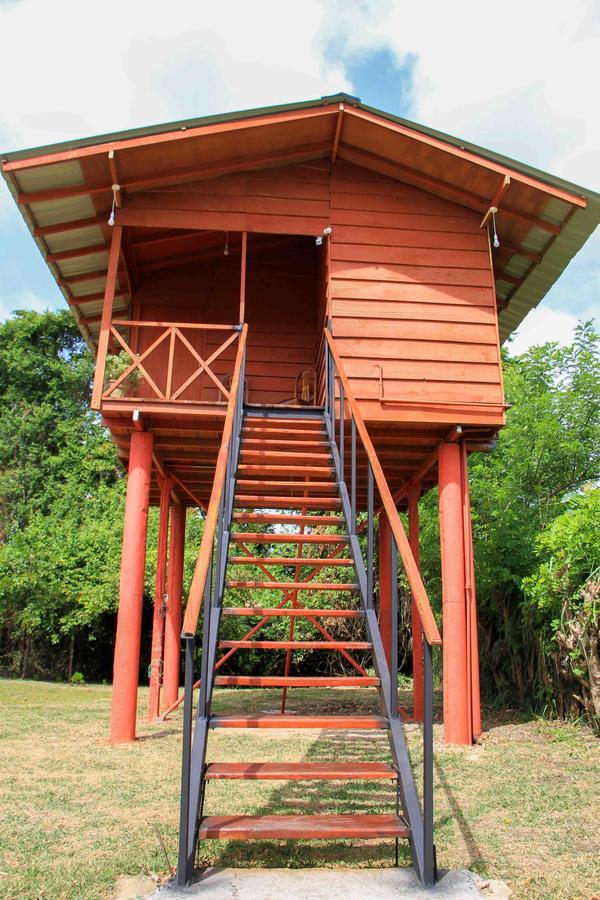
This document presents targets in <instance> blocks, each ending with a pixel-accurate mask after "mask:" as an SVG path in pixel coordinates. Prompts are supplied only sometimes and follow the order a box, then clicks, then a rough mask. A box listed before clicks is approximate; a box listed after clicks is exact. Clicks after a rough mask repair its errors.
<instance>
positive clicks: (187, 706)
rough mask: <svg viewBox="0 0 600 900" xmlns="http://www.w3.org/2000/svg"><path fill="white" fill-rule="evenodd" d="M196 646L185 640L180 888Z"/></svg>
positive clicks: (185, 878) (185, 867) (183, 877)
mask: <svg viewBox="0 0 600 900" xmlns="http://www.w3.org/2000/svg"><path fill="white" fill-rule="evenodd" d="M195 644H196V640H195V638H193V637H185V638H183V645H184V653H185V678H184V694H183V738H182V740H183V747H182V752H181V804H180V807H179V854H178V859H177V884H178V886H179V887H183V886H184V885H186V884H187V883H188V880H189V872H188V859H189V854H188V846H187V836H188V823H189V817H190V764H191V757H192V712H193V703H194V647H195Z"/></svg>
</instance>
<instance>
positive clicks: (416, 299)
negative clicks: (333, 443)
mask: <svg viewBox="0 0 600 900" xmlns="http://www.w3.org/2000/svg"><path fill="white" fill-rule="evenodd" d="M479 222H480V216H478V215H477V214H476V213H474V212H472V211H470V210H467V209H465V208H463V207H460V206H458V205H455V204H453V203H449V202H448V201H445V200H441V199H438V198H436V197H434V196H432V195H430V194H427V193H425V192H424V191H421V190H419V189H417V188H414V187H412V186H409V185H405V184H402V183H400V182H397V181H394V180H392V179H390V178H386V177H385V176H381V175H377V174H375V173H372V172H369V171H367V170H365V169H361V168H358V167H356V166H352V165H350V164H347V163H340V164H338V165H336V167H335V170H334V172H333V173H332V176H331V225H332V227H333V235H332V238H331V248H330V255H331V285H330V290H331V314H332V321H333V332H334V336H335V339H336V342H337V344H338V346H339V347H340V353H341V356H342V358H343V360H344V364H345V366H346V368H347V371H348V374H349V376H350V380H351V383H352V387H353V390H354V392H355V395H356V397H357V399H358V400H359V402H360V404H361V408H362V410H363V414H364V415H365V416H366V417H367V418H368V419H371V420H388V421H390V420H398V421H401V420H404V421H410V420H411V419H412V420H415V421H417V420H419V419H420V418H423V419H424V420H427V421H434V420H435V418H436V416H437V417H438V418H439V421H448V422H454V421H465V422H466V421H470V422H473V421H477V420H480V421H481V422H485V423H488V422H491V421H498V423H500V422H501V420H502V411H501V405H502V403H503V399H504V398H503V393H502V381H501V372H500V354H499V346H498V332H497V322H496V308H495V296H494V288H493V281H492V271H491V262H490V256H489V247H488V238H487V233H486V232H485V231H482V230H481V229H480V228H479ZM380 380H381V381H382V386H383V398H384V399H383V402H381V400H380ZM430 404H431V407H429V405H430ZM469 407H470V409H469Z"/></svg>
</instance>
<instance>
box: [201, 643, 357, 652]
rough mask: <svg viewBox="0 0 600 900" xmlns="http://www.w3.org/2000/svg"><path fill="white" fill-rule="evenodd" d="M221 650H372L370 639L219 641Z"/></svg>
mask: <svg viewBox="0 0 600 900" xmlns="http://www.w3.org/2000/svg"><path fill="white" fill-rule="evenodd" d="M219 647H220V648H221V650H229V649H235V650H371V649H372V648H373V645H372V644H370V643H369V642H368V641H219Z"/></svg>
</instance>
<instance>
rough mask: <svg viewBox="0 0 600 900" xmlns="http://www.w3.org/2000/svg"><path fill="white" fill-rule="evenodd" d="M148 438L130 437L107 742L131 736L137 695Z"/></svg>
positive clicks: (138, 434) (144, 435) (137, 434)
mask: <svg viewBox="0 0 600 900" xmlns="http://www.w3.org/2000/svg"><path fill="white" fill-rule="evenodd" d="M152 446H153V436H152V434H148V433H147V432H142V431H136V432H134V434H132V436H131V455H130V457H129V475H128V480H127V496H126V499H125V522H124V526H123V553H122V557H121V580H120V586H119V611H118V615H117V636H116V641H115V660H114V674H113V689H112V709H111V731H110V739H111V741H112V742H113V743H119V742H122V741H134V740H135V737H136V730H135V724H136V711H137V691H138V678H139V668H140V664H139V660H140V636H141V628H142V601H143V594H144V569H145V562H146V530H147V526H148V505H149V499H150V475H151V470H152Z"/></svg>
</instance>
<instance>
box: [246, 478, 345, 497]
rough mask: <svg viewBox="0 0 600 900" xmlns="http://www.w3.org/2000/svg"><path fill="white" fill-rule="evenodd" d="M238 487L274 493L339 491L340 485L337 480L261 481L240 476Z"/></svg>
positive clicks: (272, 479)
mask: <svg viewBox="0 0 600 900" xmlns="http://www.w3.org/2000/svg"><path fill="white" fill-rule="evenodd" d="M237 488H238V490H239V491H241V489H242V488H243V489H244V490H245V491H246V490H248V491H253V492H257V491H265V492H266V493H271V494H272V493H273V491H275V490H280V489H281V490H286V491H308V490H310V491H317V492H319V493H321V492H324V493H334V492H335V493H337V490H338V486H337V484H336V483H335V481H289V480H285V479H283V480H281V481H278V480H276V479H274V478H270V479H268V480H267V481H259V480H258V479H251V478H240V479H238V481H237Z"/></svg>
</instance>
